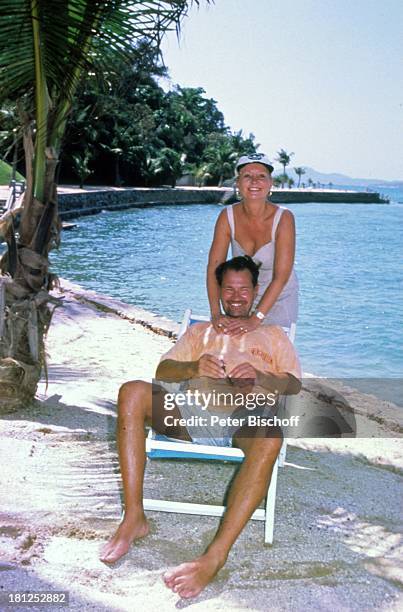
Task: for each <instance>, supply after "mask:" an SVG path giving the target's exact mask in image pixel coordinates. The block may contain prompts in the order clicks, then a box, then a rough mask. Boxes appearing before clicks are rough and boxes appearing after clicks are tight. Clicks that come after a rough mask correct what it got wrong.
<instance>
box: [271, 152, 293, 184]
mask: <svg viewBox="0 0 403 612" xmlns="http://www.w3.org/2000/svg"><path fill="white" fill-rule="evenodd" d="M293 155H294V153H287V151H285V150H284V149H280V151H277V157H276V158H275V159H276V161H277V162H278V163H279V164H281V165H282V166H283V176H284V177H287V173H286V170H285V169H286V167H287V166H289V165H290V162H291V157H292V156H293ZM287 178H288V177H287ZM286 181H287V179H286V178H285V180H284V182H282V183H281V187H284V183H285V182H286Z"/></svg>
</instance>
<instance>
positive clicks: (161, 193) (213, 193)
mask: <svg viewBox="0 0 403 612" xmlns="http://www.w3.org/2000/svg"><path fill="white" fill-rule="evenodd" d="M58 194H59V211H60V217H61V219H62V220H68V219H73V218H77V217H81V216H84V215H93V214H97V213H99V212H101V211H103V210H124V209H129V208H136V207H145V206H158V205H165V206H167V205H177V204H230V203H233V202H235V201H237V200H236V196H235V193H234V190H233V189H232V188H228V187H154V188H147V187H104V186H88V187H85V188H84V189H80V188H79V187H77V186H73V185H71V186H69V185H61V186H60V187H59V188H58ZM271 200H272V202H274V203H276V204H291V203H294V204H298V203H331V204H335V203H340V204H346V203H351V204H388V203H389V202H388V201H387V200H385V199H384V198H382V197H381V196H380V194H379V193H376V192H371V191H353V190H347V189H343V190H339V189H310V188H309V189H297V188H295V189H273V193H272V196H271Z"/></svg>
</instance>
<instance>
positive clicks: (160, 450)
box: [144, 309, 296, 544]
mask: <svg viewBox="0 0 403 612" xmlns="http://www.w3.org/2000/svg"><path fill="white" fill-rule="evenodd" d="M209 320H210V319H209V318H208V317H204V316H199V315H194V314H192V311H191V310H190V309H188V310H186V311H185V315H184V317H183V321H182V325H181V327H180V329H179V333H178V338H180V337H181V336H182V335H183V334H184V333H185V331H186V329H187V328H188V326H189V325H192V324H193V323H199V322H201V321H209ZM295 329H296V328H295V324H293V325H292V326H291V328H290V329H285V331H286V332H287V334H288V337H289V338H290V340H291V342H294V338H295ZM286 449H287V442H286V440H284V441H283V445H282V448H281V451H280V454H279V456H278V458H277V460H276V462H275V464H274V466H273V472H272V476H271V481H270V486H269V490H268V493H267V496H266V501H265V506H264V508H258V509H257V510H255V512H254V513H253V514H252V516H251V519H253V520H258V521H264V523H265V528H264V541H265V543H267V544H272V543H273V532H274V509H275V504H276V488H277V474H278V467H279V466H280V467H282V466H283V465H284V461H285V455H286ZM146 451H147V455H148V457H149V458H150V459H177V458H183V459H201V460H203V459H204V460H209V461H211V460H213V461H231V462H238V463H239V462H242V461H243V459H244V454H243V452H242V451H241V449H239V448H225V447H220V446H208V445H202V444H195V443H192V442H181V441H179V440H178V441H175V440H173V439H172V438H167V437H166V436H163V435H160V434H157V433H156V432H154V431H153V430H150V432H149V435H148V437H147V440H146ZM144 508H145V510H154V511H161V512H176V513H182V514H198V515H204V516H222V515H223V514H224V512H225V506H218V505H212V504H196V503H189V502H180V501H169V500H162V499H144Z"/></svg>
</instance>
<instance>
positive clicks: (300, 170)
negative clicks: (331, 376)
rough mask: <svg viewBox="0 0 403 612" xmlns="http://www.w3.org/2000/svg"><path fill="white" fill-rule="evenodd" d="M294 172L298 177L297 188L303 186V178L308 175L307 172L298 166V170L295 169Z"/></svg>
mask: <svg viewBox="0 0 403 612" xmlns="http://www.w3.org/2000/svg"><path fill="white" fill-rule="evenodd" d="M294 172H295V174H296V175H297V176H298V184H297V187H299V186H300V184H301V177H302V176H303V175H304V174H306V170H305V169H304V168H302V167H301V166H298V168H294Z"/></svg>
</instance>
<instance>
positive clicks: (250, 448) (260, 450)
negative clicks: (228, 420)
mask: <svg viewBox="0 0 403 612" xmlns="http://www.w3.org/2000/svg"><path fill="white" fill-rule="evenodd" d="M238 442H239V443H240V444H239V446H240V447H241V448H242V450H243V452H244V453H245V456H246V457H248V455H253V456H254V461H256V460H260V461H262V462H264V463H266V462H268V463H272V462H273V463H274V461H275V460H276V459H277V457H278V454H279V452H280V450H281V446H282V443H283V438H282V436H281V435H276V436H270V437H269V436H267V435H266V436H259V435H258V436H255V437H250V438H246V439H243V440H238Z"/></svg>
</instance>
